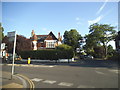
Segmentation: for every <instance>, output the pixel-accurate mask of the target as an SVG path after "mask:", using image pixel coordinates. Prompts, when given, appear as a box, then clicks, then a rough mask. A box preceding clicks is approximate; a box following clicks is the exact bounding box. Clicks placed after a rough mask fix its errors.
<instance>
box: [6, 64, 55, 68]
mask: <svg viewBox="0 0 120 90" xmlns="http://www.w3.org/2000/svg"><path fill="white" fill-rule="evenodd" d="M7 65H8V66H12V64H7ZM14 65H15V66H23V67H50V68H52V67H55V65H54V66H52V65H50V66H49V65H32V64H30V65H28V64H14Z"/></svg>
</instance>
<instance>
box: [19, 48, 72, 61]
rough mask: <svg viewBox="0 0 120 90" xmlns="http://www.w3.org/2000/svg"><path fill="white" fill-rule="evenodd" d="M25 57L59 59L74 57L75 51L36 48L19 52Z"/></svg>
mask: <svg viewBox="0 0 120 90" xmlns="http://www.w3.org/2000/svg"><path fill="white" fill-rule="evenodd" d="M19 55H21V57H22V58H23V59H27V58H28V57H30V58H31V59H41V60H58V59H71V58H73V55H74V52H73V50H72V49H69V50H58V49H53V50H36V51H21V52H20V53H19Z"/></svg>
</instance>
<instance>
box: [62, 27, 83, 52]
mask: <svg viewBox="0 0 120 90" xmlns="http://www.w3.org/2000/svg"><path fill="white" fill-rule="evenodd" d="M63 37H64V43H65V44H67V45H70V46H72V47H73V49H74V50H75V49H76V48H77V47H79V42H78V41H79V40H81V39H82V36H81V35H80V34H79V33H78V32H77V30H76V29H71V30H70V31H65V32H64V35H63Z"/></svg>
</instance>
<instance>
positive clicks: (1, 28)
mask: <svg viewBox="0 0 120 90" xmlns="http://www.w3.org/2000/svg"><path fill="white" fill-rule="evenodd" d="M3 31H4V28H3V27H2V24H1V23H0V41H2V39H3V37H4V33H3Z"/></svg>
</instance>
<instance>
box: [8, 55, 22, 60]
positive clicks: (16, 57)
mask: <svg viewBox="0 0 120 90" xmlns="http://www.w3.org/2000/svg"><path fill="white" fill-rule="evenodd" d="M8 60H10V61H12V60H13V55H12V54H9V56H8ZM15 60H22V58H21V56H19V55H15Z"/></svg>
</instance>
